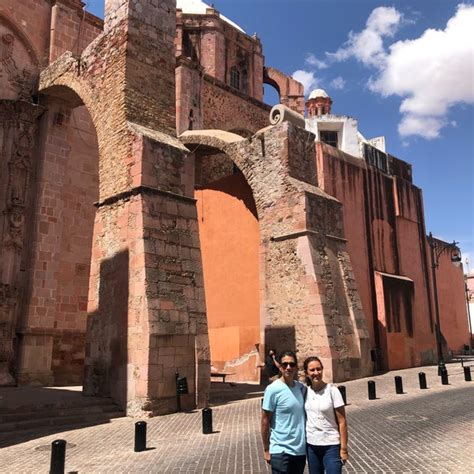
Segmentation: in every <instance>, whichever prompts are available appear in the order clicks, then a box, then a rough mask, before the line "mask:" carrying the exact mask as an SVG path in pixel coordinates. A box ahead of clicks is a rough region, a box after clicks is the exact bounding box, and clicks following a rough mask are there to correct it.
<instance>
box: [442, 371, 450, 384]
mask: <svg viewBox="0 0 474 474" xmlns="http://www.w3.org/2000/svg"><path fill="white" fill-rule="evenodd" d="M441 384H442V385H449V380H448V371H447V370H446V369H443V370H442V371H441Z"/></svg>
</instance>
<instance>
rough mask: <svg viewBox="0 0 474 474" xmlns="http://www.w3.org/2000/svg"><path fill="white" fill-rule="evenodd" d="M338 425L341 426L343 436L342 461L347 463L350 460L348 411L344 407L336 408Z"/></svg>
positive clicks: (340, 431)
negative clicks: (348, 450)
mask: <svg viewBox="0 0 474 474" xmlns="http://www.w3.org/2000/svg"><path fill="white" fill-rule="evenodd" d="M336 417H337V424H338V425H339V435H340V436H341V453H340V456H341V459H342V460H343V461H344V462H345V461H347V459H348V458H349V454H348V452H347V420H346V409H345V408H344V407H339V408H336Z"/></svg>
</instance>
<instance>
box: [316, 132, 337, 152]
mask: <svg viewBox="0 0 474 474" xmlns="http://www.w3.org/2000/svg"><path fill="white" fill-rule="evenodd" d="M319 141H321V142H323V143H326V144H328V145H331V146H333V147H335V148H337V132H332V131H328V130H320V131H319Z"/></svg>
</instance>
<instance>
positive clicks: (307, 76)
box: [292, 69, 318, 95]
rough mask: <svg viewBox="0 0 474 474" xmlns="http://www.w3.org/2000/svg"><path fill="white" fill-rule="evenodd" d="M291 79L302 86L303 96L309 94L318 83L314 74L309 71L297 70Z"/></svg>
mask: <svg viewBox="0 0 474 474" xmlns="http://www.w3.org/2000/svg"><path fill="white" fill-rule="evenodd" d="M292 77H293V79H296V80H297V81H298V82H301V84H303V86H304V91H305V95H307V94H308V93H309V92H311V90H312V89H314V88H315V87H316V85H317V83H318V82H317V79H316V76H315V75H314V72H311V71H303V70H301V69H299V70H298V71H295V72H294V73H293V74H292Z"/></svg>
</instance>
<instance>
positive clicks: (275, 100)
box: [263, 83, 280, 106]
mask: <svg viewBox="0 0 474 474" xmlns="http://www.w3.org/2000/svg"><path fill="white" fill-rule="evenodd" d="M263 100H264V102H265V103H266V104H268V105H271V106H274V105H277V104H279V103H280V91H279V89H278V87H277V86H276V84H274V83H267V84H263Z"/></svg>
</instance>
